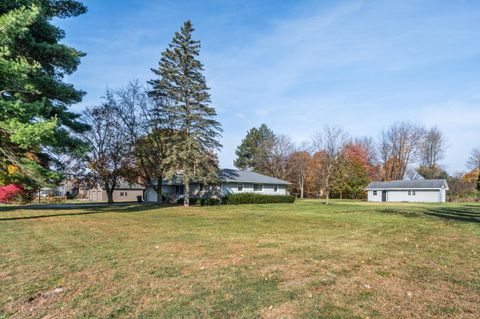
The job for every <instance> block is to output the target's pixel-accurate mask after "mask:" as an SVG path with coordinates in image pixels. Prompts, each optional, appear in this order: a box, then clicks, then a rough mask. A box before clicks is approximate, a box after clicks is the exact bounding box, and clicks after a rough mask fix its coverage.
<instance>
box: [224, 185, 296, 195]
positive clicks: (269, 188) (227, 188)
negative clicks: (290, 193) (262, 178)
mask: <svg viewBox="0 0 480 319" xmlns="http://www.w3.org/2000/svg"><path fill="white" fill-rule="evenodd" d="M238 185H242V186H243V187H242V188H243V189H242V190H241V191H239V190H238ZM253 185H254V184H253V183H234V182H227V183H222V188H221V192H222V195H227V194H238V193H256V194H264V195H286V194H287V189H286V187H285V185H277V191H276V192H275V188H274V187H275V185H273V184H259V185H262V190H261V191H255V190H254V188H253Z"/></svg>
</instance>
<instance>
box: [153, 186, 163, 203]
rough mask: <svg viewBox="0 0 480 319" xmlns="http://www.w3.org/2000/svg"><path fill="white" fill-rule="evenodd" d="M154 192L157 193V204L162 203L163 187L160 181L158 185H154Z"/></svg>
mask: <svg viewBox="0 0 480 319" xmlns="http://www.w3.org/2000/svg"><path fill="white" fill-rule="evenodd" d="M155 192H156V193H157V204H162V203H163V198H162V197H163V194H162V193H163V187H162V184H161V183H160V185H157V186H156V187H155Z"/></svg>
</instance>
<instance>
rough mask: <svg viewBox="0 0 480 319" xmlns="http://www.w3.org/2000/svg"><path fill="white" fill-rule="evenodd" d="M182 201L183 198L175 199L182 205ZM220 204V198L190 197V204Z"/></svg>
mask: <svg viewBox="0 0 480 319" xmlns="http://www.w3.org/2000/svg"><path fill="white" fill-rule="evenodd" d="M183 203H184V200H183V198H179V199H177V204H180V205H183ZM220 204H221V200H220V199H219V198H195V197H194V198H190V205H201V206H214V205H220Z"/></svg>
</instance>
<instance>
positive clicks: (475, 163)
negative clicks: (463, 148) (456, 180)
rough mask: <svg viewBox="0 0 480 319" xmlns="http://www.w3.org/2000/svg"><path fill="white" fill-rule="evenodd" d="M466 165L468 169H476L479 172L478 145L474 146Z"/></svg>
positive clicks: (479, 155)
mask: <svg viewBox="0 0 480 319" xmlns="http://www.w3.org/2000/svg"><path fill="white" fill-rule="evenodd" d="M467 166H468V167H469V168H470V169H478V170H479V172H480V147H476V148H474V149H473V150H472V153H471V154H470V157H469V158H468V160H467Z"/></svg>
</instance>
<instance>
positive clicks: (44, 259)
mask: <svg viewBox="0 0 480 319" xmlns="http://www.w3.org/2000/svg"><path fill="white" fill-rule="evenodd" d="M0 283H1V284H0V318H9V317H16V318H23V317H29V318H43V317H45V316H47V315H48V316H47V317H48V318H117V317H120V318H122V317H125V318H132V317H133V318H158V317H165V318H178V317H180V318H192V317H193V318H204V317H205V318H210V317H212V318H258V317H261V318H367V317H369V318H412V317H413V318H478V316H479V313H480V205H477V204H444V205H439V204H431V205H430V204H373V203H365V202H349V201H335V202H333V204H332V205H330V206H325V205H323V204H322V203H321V202H319V201H316V200H304V201H298V202H297V203H295V204H293V205H292V204H270V205H243V206H222V207H191V208H187V209H186V208H183V207H162V208H158V207H155V206H141V207H138V206H127V207H110V208H108V207H105V208H98V209H93V208H88V209H82V210H80V209H65V210H55V211H53V210H47V209H41V210H38V209H37V210H35V209H18V210H16V209H13V208H11V207H5V206H3V207H0ZM59 287H61V288H63V289H64V291H62V292H59V293H57V294H52V295H49V294H45V293H46V292H49V291H51V290H53V289H55V288H59Z"/></svg>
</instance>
